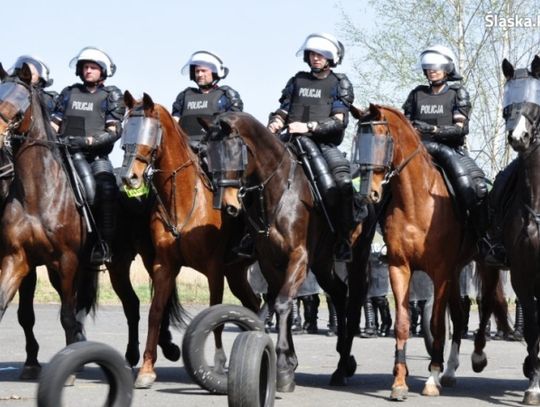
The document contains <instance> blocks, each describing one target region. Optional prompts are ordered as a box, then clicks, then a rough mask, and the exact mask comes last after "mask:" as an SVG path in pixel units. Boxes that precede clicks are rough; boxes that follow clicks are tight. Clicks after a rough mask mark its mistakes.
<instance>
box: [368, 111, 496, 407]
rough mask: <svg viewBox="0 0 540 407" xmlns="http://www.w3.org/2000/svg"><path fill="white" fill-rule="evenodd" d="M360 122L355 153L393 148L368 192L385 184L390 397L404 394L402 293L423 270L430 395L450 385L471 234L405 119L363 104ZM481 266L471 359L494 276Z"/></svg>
mask: <svg viewBox="0 0 540 407" xmlns="http://www.w3.org/2000/svg"><path fill="white" fill-rule="evenodd" d="M361 122H362V123H361V131H360V132H359V136H358V141H357V143H360V144H359V149H360V150H361V149H362V146H363V145H367V146H372V145H379V144H382V145H386V146H387V147H388V148H389V149H390V150H391V151H392V160H391V165H388V166H385V167H378V168H376V169H375V171H373V173H372V174H371V175H372V190H374V191H376V192H375V193H372V197H373V198H375V199H376V200H377V199H380V197H382V193H383V186H384V185H386V184H388V189H389V191H388V192H389V194H390V199H389V202H388V203H387V204H386V207H385V210H384V214H383V218H382V220H381V222H382V226H383V234H384V239H385V242H386V244H387V247H388V263H389V273H390V282H391V285H392V290H393V292H394V297H395V303H396V325H395V332H396V354H395V364H394V376H395V379H394V383H393V385H392V393H391V398H392V399H395V400H402V399H404V398H406V397H407V392H408V388H407V384H406V376H407V374H408V370H407V365H406V355H405V345H406V342H407V339H408V336H409V325H410V320H409V313H408V304H409V301H408V296H409V283H410V279H411V274H412V270H424V271H425V272H426V273H427V274H428V275H429V276H430V277H431V279H432V280H433V284H434V296H435V298H434V306H433V314H432V319H431V332H432V334H433V351H432V357H431V363H430V365H429V369H430V377H429V379H428V380H427V382H426V384H425V387H424V390H423V392H422V393H423V394H424V395H430V396H436V395H439V393H440V386H441V383H442V384H443V385H452V384H454V383H455V370H456V369H457V367H458V364H459V360H458V355H459V346H460V343H461V334H462V330H463V312H462V309H461V306H460V301H459V273H460V271H461V269H462V268H463V266H464V265H465V264H466V263H468V262H469V261H471V260H472V259H473V257H474V256H475V255H476V247H477V245H476V239H477V238H476V235H475V233H474V231H473V230H472V229H471V228H470V227H467V226H466V224H465V222H464V221H463V220H462V218H461V217H460V216H458V214H457V212H456V210H455V208H454V205H453V202H452V198H451V196H450V195H449V193H448V190H447V187H446V185H445V182H444V180H443V178H442V175H441V173H440V172H439V171H438V170H437V168H436V167H435V166H434V165H433V163H432V159H431V157H430V156H429V154H428V152H427V150H426V149H425V148H424V146H423V144H422V142H421V141H420V138H419V136H418V134H417V132H416V131H415V129H414V128H413V127H412V126H411V124H410V122H409V121H408V120H407V119H406V118H405V116H404V115H403V114H402V113H401V112H399V111H397V110H396V109H393V108H390V107H383V106H376V105H370V108H369V111H368V112H367V113H366V114H365V115H363V117H362V118H361ZM362 138H364V141H362ZM363 143H365V144H363ZM383 151H384V149H383ZM361 154H362V153H361ZM368 162H369V159H368ZM360 164H361V165H362V163H360ZM477 260H478V259H477ZM486 267H487V266H486V265H485V264H483V263H482V262H478V269H479V271H480V273H481V275H482V276H484V279H483V285H482V290H483V295H482V314H483V315H482V321H481V327H480V329H479V332H478V334H477V338H476V347H475V351H477V352H478V355H477V356H478V358H480V354H481V355H483V353H482V348H483V347H484V345H485V329H484V328H485V325H486V324H487V321H488V319H489V316H490V315H491V312H492V309H493V304H492V297H493V296H492V295H491V293H493V292H494V290H495V287H496V285H497V280H498V272H497V271H496V269H493V268H492V269H490V270H487V269H486ZM447 304H448V305H449V307H450V314H451V318H452V323H453V326H454V330H453V335H452V348H451V353H450V356H449V360H448V364H447V366H446V368H445V370H444V375H443V376H442V377H441V378H439V375H440V373H441V372H442V371H443V346H444V337H445V332H444V331H445V323H444V321H445V318H444V314H445V310H446V306H447ZM473 363H476V365H477V366H475V369H477V370H481V369H482V368H483V366H485V363H487V362H485V355H483V360H481V361H477V360H473ZM478 364H480V365H482V364H483V365H482V366H478Z"/></svg>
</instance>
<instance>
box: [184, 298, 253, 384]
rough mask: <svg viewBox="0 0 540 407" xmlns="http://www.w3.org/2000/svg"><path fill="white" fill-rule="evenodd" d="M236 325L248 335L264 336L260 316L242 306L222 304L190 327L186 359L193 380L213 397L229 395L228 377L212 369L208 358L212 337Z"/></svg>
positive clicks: (203, 312) (185, 342)
mask: <svg viewBox="0 0 540 407" xmlns="http://www.w3.org/2000/svg"><path fill="white" fill-rule="evenodd" d="M225 323H232V324H235V325H236V326H238V327H239V328H241V329H243V330H244V331H261V332H264V323H263V321H261V320H260V319H259V317H258V316H257V314H255V313H254V312H253V311H250V310H249V309H247V308H244V307H242V306H240V305H229V304H218V305H213V306H211V307H209V308H206V309H205V310H204V311H201V312H200V313H199V314H197V316H195V318H193V320H192V321H191V323H190V324H189V326H188V327H187V329H186V332H185V334H184V339H183V341H182V358H183V361H184V366H185V368H186V371H187V372H188V374H189V376H190V377H191V379H192V380H193V381H194V382H195V383H197V384H198V385H199V386H201V387H202V388H203V389H205V390H208V391H209V392H210V393H215V394H227V374H217V373H215V372H214V371H212V370H211V369H210V367H209V366H208V363H206V359H205V357H204V346H205V344H206V339H207V338H208V335H210V334H211V333H212V331H213V330H214V329H216V328H217V327H219V326H221V325H224V324H225Z"/></svg>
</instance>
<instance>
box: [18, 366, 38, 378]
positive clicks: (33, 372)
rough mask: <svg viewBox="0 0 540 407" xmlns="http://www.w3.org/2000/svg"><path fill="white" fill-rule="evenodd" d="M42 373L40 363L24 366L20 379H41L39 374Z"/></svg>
mask: <svg viewBox="0 0 540 407" xmlns="http://www.w3.org/2000/svg"><path fill="white" fill-rule="evenodd" d="M40 373H41V366H40V365H37V366H36V365H33V366H24V367H23V369H22V372H21V375H20V376H19V379H21V380H37V379H39V374H40Z"/></svg>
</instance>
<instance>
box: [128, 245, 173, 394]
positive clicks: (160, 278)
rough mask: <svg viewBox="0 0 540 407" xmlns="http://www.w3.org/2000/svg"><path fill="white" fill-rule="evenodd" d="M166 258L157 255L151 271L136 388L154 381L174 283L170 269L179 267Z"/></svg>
mask: <svg viewBox="0 0 540 407" xmlns="http://www.w3.org/2000/svg"><path fill="white" fill-rule="evenodd" d="M165 254H166V253H165ZM169 257H170V256H169ZM166 259H167V256H159V258H157V259H156V262H155V265H154V270H153V273H152V279H153V285H154V295H153V297H152V303H151V305H150V311H149V313H148V336H147V339H146V348H145V350H144V353H143V363H142V366H141V368H140V369H139V374H138V375H137V379H136V380H135V388H137V389H148V388H150V387H151V386H152V384H153V383H154V382H155V381H156V372H155V370H154V365H155V363H156V360H157V344H158V338H159V332H160V326H161V323H162V321H163V314H164V311H165V308H166V307H167V302H168V301H169V300H170V297H171V294H172V292H173V287H174V284H175V277H176V273H173V272H172V270H178V269H179V267H176V268H173V267H172V264H171V263H170V262H168V261H166Z"/></svg>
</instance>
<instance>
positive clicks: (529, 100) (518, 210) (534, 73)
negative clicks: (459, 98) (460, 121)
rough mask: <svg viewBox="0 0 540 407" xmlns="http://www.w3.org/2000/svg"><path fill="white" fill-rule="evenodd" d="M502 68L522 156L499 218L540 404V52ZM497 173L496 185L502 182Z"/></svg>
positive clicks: (528, 372)
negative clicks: (524, 65)
mask: <svg viewBox="0 0 540 407" xmlns="http://www.w3.org/2000/svg"><path fill="white" fill-rule="evenodd" d="M502 70H503V73H504V76H505V78H506V80H507V82H506V85H505V93H504V99H503V108H504V111H503V112H504V118H505V120H506V132H507V138H508V143H509V144H510V145H511V146H512V148H513V149H514V150H515V151H516V152H517V153H518V157H517V158H516V160H515V161H514V162H512V164H510V166H509V168H507V169H506V170H504V172H507V171H510V172H511V174H510V175H509V176H508V177H506V180H507V184H509V182H510V180H511V178H513V179H514V181H513V182H512V184H513V185H505V186H503V187H504V188H506V189H507V190H508V192H507V193H506V194H505V195H506V196H505V198H506V202H501V204H503V205H504V206H505V207H506V209H505V210H504V211H502V212H503V215H502V216H500V217H499V219H498V221H499V223H500V225H501V228H502V236H503V243H504V246H505V248H506V254H507V257H508V260H509V262H510V277H511V281H512V287H513V288H514V291H515V292H516V295H517V298H518V300H519V303H520V304H521V306H522V307H523V317H524V337H525V341H526V342H527V357H526V358H525V360H524V363H523V374H524V375H525V376H526V377H527V378H528V379H529V387H528V388H527V390H526V392H525V395H524V398H523V403H524V404H531V405H533V404H534V405H538V404H540V359H539V358H538V349H539V342H540V322H539V321H540V320H539V315H540V270H539V265H540V138H539V132H540V79H539V78H540V57H538V56H535V57H534V59H533V61H532V63H531V67H530V70H527V69H514V67H513V66H512V64H511V63H510V62H508V61H507V60H506V59H505V60H504V61H503V64H502ZM499 181H501V179H500V178H499V177H497V179H496V181H495V186H494V190H495V189H497V188H499V187H500V186H498V185H497V184H498V182H499Z"/></svg>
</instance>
